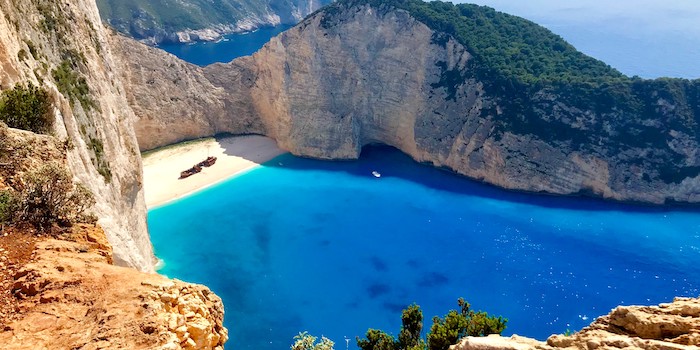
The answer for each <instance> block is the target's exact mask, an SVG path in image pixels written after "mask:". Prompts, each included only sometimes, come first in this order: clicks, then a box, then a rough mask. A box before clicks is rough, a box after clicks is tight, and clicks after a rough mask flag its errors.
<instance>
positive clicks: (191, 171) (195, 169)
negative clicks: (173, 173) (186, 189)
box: [180, 165, 202, 179]
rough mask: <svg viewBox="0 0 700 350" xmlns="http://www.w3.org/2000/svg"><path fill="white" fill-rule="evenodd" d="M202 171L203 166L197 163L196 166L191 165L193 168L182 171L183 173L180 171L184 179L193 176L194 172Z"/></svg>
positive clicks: (181, 177)
mask: <svg viewBox="0 0 700 350" xmlns="http://www.w3.org/2000/svg"><path fill="white" fill-rule="evenodd" d="M200 171H202V167H201V166H199V165H195V166H193V167H191V168H189V169H187V170H185V171H183V172H181V173H180V179H184V178H187V177H190V176H192V175H194V174H196V173H198V172H200Z"/></svg>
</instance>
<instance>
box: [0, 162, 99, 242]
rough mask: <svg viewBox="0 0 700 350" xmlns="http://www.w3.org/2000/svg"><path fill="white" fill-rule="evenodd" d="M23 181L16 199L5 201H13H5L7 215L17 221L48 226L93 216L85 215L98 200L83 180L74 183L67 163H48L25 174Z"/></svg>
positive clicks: (43, 226) (41, 226) (78, 220)
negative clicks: (66, 165)
mask: <svg viewBox="0 0 700 350" xmlns="http://www.w3.org/2000/svg"><path fill="white" fill-rule="evenodd" d="M22 183H23V187H22V189H21V190H20V191H19V193H18V194H16V195H14V196H16V199H14V200H9V201H7V202H6V203H11V204H10V205H6V207H5V211H6V214H5V215H6V217H10V216H9V215H10V214H11V218H12V220H13V221H14V222H19V223H29V224H32V225H34V226H36V227H39V228H47V227H50V226H51V225H53V224H62V225H69V224H71V223H75V222H86V221H92V220H93V219H92V218H91V215H86V210H87V209H89V208H90V207H92V206H93V205H94V204H95V199H94V197H93V195H92V193H91V192H90V190H88V189H87V188H86V187H85V186H83V185H82V184H77V185H76V184H74V183H73V179H72V177H71V175H70V173H69V172H68V170H67V169H66V168H65V167H63V166H61V165H58V164H56V163H47V164H45V165H44V166H42V167H41V168H39V169H37V170H35V171H31V172H29V173H27V174H25V175H24V176H22ZM11 197H13V196H10V198H11ZM7 213H10V214H7Z"/></svg>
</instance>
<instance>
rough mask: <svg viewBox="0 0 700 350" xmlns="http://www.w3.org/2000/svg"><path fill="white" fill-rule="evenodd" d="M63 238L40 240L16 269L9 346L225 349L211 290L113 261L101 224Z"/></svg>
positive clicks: (6, 331)
mask: <svg viewBox="0 0 700 350" xmlns="http://www.w3.org/2000/svg"><path fill="white" fill-rule="evenodd" d="M63 237H64V238H63V239H45V240H41V239H40V240H39V242H37V243H36V247H35V249H34V253H33V256H32V259H31V261H30V262H29V263H28V264H26V265H25V266H23V267H21V268H19V270H18V271H17V272H16V273H15V275H14V282H13V284H12V287H11V288H12V294H13V296H14V297H15V298H17V299H19V303H18V305H17V307H16V309H15V312H14V313H13V314H12V320H11V321H9V322H5V321H7V319H4V318H3V317H0V325H2V331H0V344H2V348H3V349H8V350H9V349H78V348H79V349H219V350H220V349H223V344H224V343H225V342H226V340H227V339H228V333H227V331H226V328H224V327H223V323H222V322H223V305H222V303H221V299H219V297H217V296H216V295H215V294H214V293H212V292H211V291H210V290H209V289H208V288H206V287H204V286H200V285H193V284H189V283H184V282H180V281H177V280H169V279H167V278H165V277H163V276H160V275H156V274H149V273H143V272H138V271H136V270H133V269H130V268H125V267H118V266H114V265H112V264H111V260H112V250H111V247H110V246H109V244H108V243H107V242H106V240H105V236H104V234H103V233H102V230H101V229H100V228H99V227H93V226H91V225H89V226H86V225H78V226H75V227H73V228H72V229H71V230H70V232H67V233H64V236H63ZM0 243H2V242H0Z"/></svg>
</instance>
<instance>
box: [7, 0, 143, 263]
mask: <svg viewBox="0 0 700 350" xmlns="http://www.w3.org/2000/svg"><path fill="white" fill-rule="evenodd" d="M0 13H2V16H0V89H3V90H4V89H9V88H12V87H13V86H14V85H15V84H17V83H22V84H26V83H28V82H32V83H34V84H35V85H39V86H43V87H45V88H47V89H48V90H49V92H50V94H51V96H52V98H53V99H54V102H55V103H54V106H55V108H54V114H55V118H56V128H55V132H54V134H55V138H56V139H58V140H60V141H62V142H63V143H64V144H65V145H68V146H69V147H67V156H66V158H67V160H66V161H67V164H68V167H69V168H70V170H71V172H72V173H73V174H74V175H75V177H76V178H77V179H78V180H79V181H80V182H82V183H83V184H85V185H86V186H87V187H88V188H89V189H90V190H91V191H92V192H93V194H94V195H95V198H96V200H97V205H96V207H95V208H94V211H95V214H97V216H98V217H99V218H100V224H101V225H102V226H103V227H104V229H105V231H106V233H107V237H108V238H109V241H110V242H111V243H112V245H113V246H114V259H115V261H116V262H117V263H118V264H120V265H127V266H132V267H136V268H138V269H141V270H144V271H153V264H154V258H153V253H152V248H151V244H150V240H149V237H148V233H147V228H146V219H145V214H146V209H145V204H144V199H143V190H142V184H141V160H140V154H139V150H138V146H137V144H136V138H135V136H134V132H133V129H132V124H133V122H134V120H135V116H134V114H133V111H132V110H131V108H130V107H129V104H128V103H127V100H126V98H125V95H124V87H123V86H122V83H121V81H120V80H119V76H118V75H117V71H116V68H117V64H116V61H115V59H114V57H113V56H112V52H111V50H110V47H109V44H108V41H107V33H106V31H105V30H104V29H103V27H102V25H101V21H100V17H99V15H98V12H97V7H96V6H95V3H94V1H91V0H77V1H71V2H56V1H51V0H12V1H11V0H0Z"/></svg>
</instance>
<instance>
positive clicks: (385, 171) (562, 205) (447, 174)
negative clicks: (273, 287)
mask: <svg viewBox="0 0 700 350" xmlns="http://www.w3.org/2000/svg"><path fill="white" fill-rule="evenodd" d="M361 158H362V161H361V162H358V161H325V160H315V159H309V158H301V157H296V156H293V155H291V154H284V155H281V156H279V157H276V158H275V159H272V160H270V161H269V162H266V163H264V164H263V165H264V166H267V167H283V168H288V169H295V170H314V169H316V170H323V171H330V172H345V173H348V174H352V175H355V176H360V177H374V175H373V172H375V171H376V172H378V173H379V174H381V178H379V179H378V180H381V179H382V178H389V177H394V178H400V179H403V180H406V181H411V182H414V183H419V184H421V185H424V186H426V187H429V188H432V189H435V190H440V191H447V192H452V193H456V194H462V195H471V196H479V197H483V198H489V199H497V200H506V201H509V202H515V203H524V204H529V205H535V206H540V207H545V208H556V209H574V210H584V211H626V212H638V213H662V212H671V211H673V212H679V211H683V212H693V213H697V212H700V207H698V206H694V205H666V206H651V205H644V204H635V203H621V202H613V201H609V200H604V199H600V198H593V197H588V196H586V195H585V194H584V195H580V196H556V195H550V194H543V193H535V192H520V191H510V190H505V189H502V188H499V187H496V186H493V185H490V184H487V183H483V182H479V181H476V180H472V179H469V178H467V177H464V176H462V175H459V174H457V173H454V172H452V171H449V170H447V169H439V168H435V167H433V166H431V165H427V164H423V165H424V166H421V167H416V166H415V164H416V162H415V161H414V160H413V159H411V158H410V157H409V156H408V155H406V154H404V153H402V152H401V151H399V150H398V149H396V148H394V147H391V146H386V145H369V146H365V147H363V149H362V154H361Z"/></svg>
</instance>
